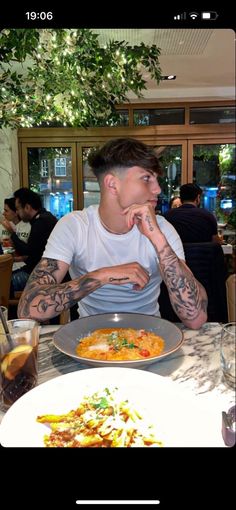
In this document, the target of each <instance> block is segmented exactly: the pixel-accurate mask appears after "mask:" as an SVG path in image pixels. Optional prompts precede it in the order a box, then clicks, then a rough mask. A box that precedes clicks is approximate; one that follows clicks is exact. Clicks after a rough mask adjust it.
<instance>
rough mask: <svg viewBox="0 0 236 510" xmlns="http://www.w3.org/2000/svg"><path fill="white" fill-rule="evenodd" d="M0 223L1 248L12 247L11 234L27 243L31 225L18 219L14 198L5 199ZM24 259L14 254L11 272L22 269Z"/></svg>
mask: <svg viewBox="0 0 236 510" xmlns="http://www.w3.org/2000/svg"><path fill="white" fill-rule="evenodd" d="M0 223H1V225H2V232H1V238H2V240H3V242H2V244H3V246H9V247H10V246H14V243H13V241H12V239H11V234H12V233H13V232H15V233H16V235H17V237H18V238H19V239H20V240H21V241H23V242H24V243H27V241H28V237H29V234H30V229H31V225H30V223H29V222H24V221H22V220H21V219H20V218H19V216H18V214H17V212H16V206H15V198H14V197H10V198H5V200H4V212H3V218H2V219H1V220H0ZM25 259H26V256H23V255H19V254H17V253H15V254H14V264H13V267H12V271H16V269H20V268H21V267H23V266H24V265H25V262H24V260H25Z"/></svg>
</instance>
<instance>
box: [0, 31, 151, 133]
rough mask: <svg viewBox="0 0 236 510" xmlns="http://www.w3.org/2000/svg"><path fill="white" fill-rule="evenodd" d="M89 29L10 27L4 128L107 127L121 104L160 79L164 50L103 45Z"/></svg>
mask: <svg viewBox="0 0 236 510" xmlns="http://www.w3.org/2000/svg"><path fill="white" fill-rule="evenodd" d="M98 37H99V36H98V35H97V34H95V33H94V32H92V31H91V30H89V29H76V30H72V29H34V30H29V29H5V30H3V31H2V32H1V34H0V70H1V75H0V102H1V108H0V126H10V127H12V128H15V127H32V126H47V125H49V126H57V125H58V126H73V127H88V126H104V125H112V124H114V123H115V122H116V121H117V119H118V114H117V112H116V110H115V106H116V105H118V104H121V103H123V102H125V101H127V100H128V99H127V93H128V92H129V91H133V92H134V93H135V94H136V95H137V97H142V91H143V90H144V89H146V82H145V80H144V79H143V72H142V71H143V70H144V69H145V70H146V71H148V72H149V73H150V76H151V78H152V79H155V80H156V82H157V83H159V81H160V79H161V69H160V65H159V60H158V58H159V55H160V49H159V48H158V47H157V46H156V45H152V46H146V45H145V44H144V43H141V44H140V45H139V46H129V45H128V43H126V42H125V41H121V42H118V41H110V42H109V43H108V44H107V45H106V46H105V47H101V46H100V45H99V40H98Z"/></svg>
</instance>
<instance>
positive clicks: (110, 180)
mask: <svg viewBox="0 0 236 510" xmlns="http://www.w3.org/2000/svg"><path fill="white" fill-rule="evenodd" d="M103 182H104V187H105V188H106V189H108V190H109V191H110V192H111V193H112V194H113V195H116V191H117V190H116V178H115V176H114V175H112V174H106V175H105V177H104V181H103Z"/></svg>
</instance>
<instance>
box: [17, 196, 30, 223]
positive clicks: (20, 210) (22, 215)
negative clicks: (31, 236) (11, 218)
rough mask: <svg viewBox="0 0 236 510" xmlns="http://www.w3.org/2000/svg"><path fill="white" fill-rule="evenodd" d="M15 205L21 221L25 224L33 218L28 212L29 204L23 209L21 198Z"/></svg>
mask: <svg viewBox="0 0 236 510" xmlns="http://www.w3.org/2000/svg"><path fill="white" fill-rule="evenodd" d="M15 205H16V211H17V214H18V216H19V217H20V219H21V220H22V221H25V222H27V221H29V220H30V218H31V217H30V215H29V214H28V212H27V209H28V206H27V204H26V205H25V207H22V205H21V202H20V201H19V198H16V202H15Z"/></svg>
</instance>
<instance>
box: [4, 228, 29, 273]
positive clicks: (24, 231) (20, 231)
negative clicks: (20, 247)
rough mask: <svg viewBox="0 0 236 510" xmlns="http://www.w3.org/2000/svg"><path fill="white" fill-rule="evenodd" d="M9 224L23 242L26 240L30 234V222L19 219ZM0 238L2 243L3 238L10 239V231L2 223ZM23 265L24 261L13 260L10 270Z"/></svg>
mask: <svg viewBox="0 0 236 510" xmlns="http://www.w3.org/2000/svg"><path fill="white" fill-rule="evenodd" d="M10 223H11V226H12V228H13V230H14V232H15V233H16V235H17V236H18V237H19V239H20V240H21V241H24V243H27V242H28V237H29V235H30V230H31V224H30V223H29V222H28V221H27V222H25V221H22V220H21V221H19V223H17V224H16V225H15V224H14V223H12V221H10ZM0 227H1V228H0V239H2V241H3V243H4V240H5V241H6V240H7V239H10V240H11V232H9V230H7V229H6V228H5V227H4V226H3V225H0ZM23 266H25V262H23V261H22V262H14V264H13V268H12V271H15V270H16V269H20V268H21V267H23Z"/></svg>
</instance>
